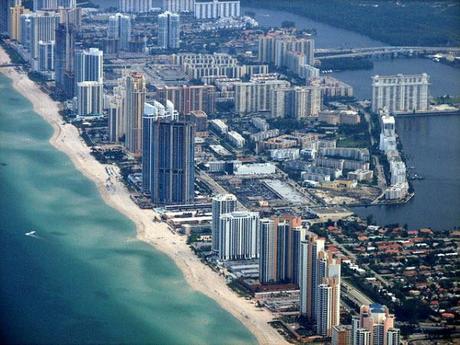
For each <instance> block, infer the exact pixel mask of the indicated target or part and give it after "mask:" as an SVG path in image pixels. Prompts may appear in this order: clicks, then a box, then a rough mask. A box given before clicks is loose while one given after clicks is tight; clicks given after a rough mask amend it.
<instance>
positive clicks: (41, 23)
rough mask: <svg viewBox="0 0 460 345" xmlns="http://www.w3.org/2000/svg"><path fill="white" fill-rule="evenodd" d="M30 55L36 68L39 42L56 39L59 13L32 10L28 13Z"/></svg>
mask: <svg viewBox="0 0 460 345" xmlns="http://www.w3.org/2000/svg"><path fill="white" fill-rule="evenodd" d="M29 18H30V20H31V23H30V29H31V32H30V47H29V48H30V56H31V59H32V65H33V67H34V69H35V70H37V65H38V54H39V50H38V49H39V42H40V41H42V42H50V41H55V40H56V28H57V25H58V23H59V15H58V14H57V13H55V12H43V11H39V12H34V13H32V14H31V15H30V17H29Z"/></svg>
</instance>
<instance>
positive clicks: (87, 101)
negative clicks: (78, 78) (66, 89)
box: [77, 81, 104, 116]
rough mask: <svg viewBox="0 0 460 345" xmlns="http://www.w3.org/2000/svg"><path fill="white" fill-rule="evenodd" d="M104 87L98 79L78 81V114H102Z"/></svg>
mask: <svg viewBox="0 0 460 345" xmlns="http://www.w3.org/2000/svg"><path fill="white" fill-rule="evenodd" d="M103 100H104V88H103V85H102V83H100V82H97V81H82V82H79V83H77V116H101V115H102V109H103Z"/></svg>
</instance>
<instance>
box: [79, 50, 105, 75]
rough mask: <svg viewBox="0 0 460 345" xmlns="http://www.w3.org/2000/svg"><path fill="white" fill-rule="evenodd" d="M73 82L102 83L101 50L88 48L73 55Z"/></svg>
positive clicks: (102, 65)
mask: <svg viewBox="0 0 460 345" xmlns="http://www.w3.org/2000/svg"><path fill="white" fill-rule="evenodd" d="M75 81H76V82H77V83H79V82H82V81H97V82H101V83H102V82H103V81H104V58H103V52H102V50H99V49H98V48H89V49H87V50H80V51H78V52H76V54H75Z"/></svg>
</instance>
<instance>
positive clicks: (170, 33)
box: [158, 11, 180, 49]
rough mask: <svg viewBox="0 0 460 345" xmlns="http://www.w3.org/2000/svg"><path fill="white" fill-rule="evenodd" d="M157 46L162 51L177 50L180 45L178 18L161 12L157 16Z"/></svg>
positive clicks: (169, 13)
mask: <svg viewBox="0 0 460 345" xmlns="http://www.w3.org/2000/svg"><path fill="white" fill-rule="evenodd" d="M158 45H159V46H160V47H161V48H163V49H177V48H179V45H180V16H179V15H178V14H177V13H172V12H168V11H166V12H163V13H161V14H160V15H158Z"/></svg>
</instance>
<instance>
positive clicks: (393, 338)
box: [386, 328, 401, 345]
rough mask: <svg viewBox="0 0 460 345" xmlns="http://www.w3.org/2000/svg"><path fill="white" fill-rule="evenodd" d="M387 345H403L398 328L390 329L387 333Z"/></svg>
mask: <svg viewBox="0 0 460 345" xmlns="http://www.w3.org/2000/svg"><path fill="white" fill-rule="evenodd" d="M386 339H387V344H386V345H399V344H400V343H401V334H400V331H399V329H398V328H390V329H389V330H388V331H387V336H386Z"/></svg>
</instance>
